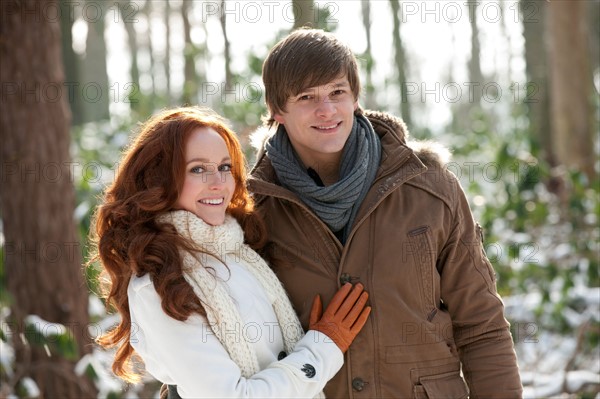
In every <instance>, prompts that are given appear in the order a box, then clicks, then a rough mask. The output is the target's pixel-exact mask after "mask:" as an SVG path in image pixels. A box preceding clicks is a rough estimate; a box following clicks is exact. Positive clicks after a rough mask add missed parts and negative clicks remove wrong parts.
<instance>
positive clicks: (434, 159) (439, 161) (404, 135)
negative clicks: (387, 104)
mask: <svg viewBox="0 0 600 399" xmlns="http://www.w3.org/2000/svg"><path fill="white" fill-rule="evenodd" d="M363 115H364V116H366V117H367V119H369V121H370V122H371V124H372V125H373V128H374V129H375V132H377V133H378V134H379V135H380V136H381V135H383V134H385V133H391V134H393V135H394V136H396V137H397V138H398V139H399V140H400V141H401V142H402V143H403V144H405V145H406V146H407V147H408V148H410V149H412V150H413V152H414V153H415V155H417V157H418V158H419V159H420V160H421V162H423V163H424V164H425V165H426V166H433V165H437V166H440V167H443V166H444V165H446V164H448V162H450V159H451V153H450V151H449V150H448V148H446V147H445V146H443V145H442V144H440V143H438V142H435V141H431V140H423V141H419V140H413V139H411V138H410V136H409V133H408V128H407V127H406V124H405V123H404V121H403V120H402V119H400V118H398V117H396V116H393V115H391V114H388V113H385V112H380V111H370V110H365V111H363ZM275 132H276V128H275V127H273V128H270V129H269V128H268V127H267V126H261V127H259V128H258V129H256V130H255V131H254V132H253V133H252V134H251V135H250V144H251V145H252V147H254V149H256V152H257V153H256V159H260V158H261V156H262V155H263V153H264V147H265V142H266V141H267V140H268V139H269V138H270V137H271V136H272V135H274V134H275Z"/></svg>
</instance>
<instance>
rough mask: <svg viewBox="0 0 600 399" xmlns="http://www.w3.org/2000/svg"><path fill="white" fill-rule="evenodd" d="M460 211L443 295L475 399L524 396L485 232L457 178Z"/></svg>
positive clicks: (447, 254)
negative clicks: (483, 237)
mask: <svg viewBox="0 0 600 399" xmlns="http://www.w3.org/2000/svg"><path fill="white" fill-rule="evenodd" d="M451 179H452V182H451V184H452V185H453V186H454V193H455V195H454V197H455V201H454V204H455V209H454V217H453V220H454V223H453V226H452V229H451V232H450V237H449V240H448V241H447V242H446V244H445V245H444V248H443V250H442V251H441V256H440V257H439V258H438V259H439V262H440V263H441V264H439V265H438V267H439V268H440V270H441V295H442V300H443V302H444V306H446V307H447V308H448V311H449V313H450V315H451V317H452V325H453V333H454V339H455V342H456V344H457V347H458V352H459V356H460V359H461V362H462V370H463V374H464V377H465V380H466V381H467V384H468V385H469V389H470V397H471V398H520V397H521V396H522V386H521V380H520V377H519V372H518V366H517V358H516V354H515V351H514V348H513V341H512V337H511V334H510V329H509V323H508V321H507V320H506V319H505V318H504V305H503V303H502V300H501V299H500V296H499V295H498V293H497V291H496V279H495V273H494V270H493V268H492V265H491V263H490V261H489V260H488V259H487V257H486V255H485V252H484V248H483V242H482V234H481V228H480V227H479V226H478V225H476V224H475V222H474V220H473V216H472V214H471V210H470V208H469V204H468V202H467V199H466V196H465V194H464V192H463V190H462V188H461V187H460V184H459V182H458V180H456V178H455V177H454V176H452V178H451Z"/></svg>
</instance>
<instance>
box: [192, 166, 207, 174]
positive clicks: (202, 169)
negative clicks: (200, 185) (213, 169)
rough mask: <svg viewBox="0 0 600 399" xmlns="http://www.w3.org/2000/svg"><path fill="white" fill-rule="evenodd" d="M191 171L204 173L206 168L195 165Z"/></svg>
mask: <svg viewBox="0 0 600 399" xmlns="http://www.w3.org/2000/svg"><path fill="white" fill-rule="evenodd" d="M190 172H192V173H202V172H204V168H203V167H202V166H194V167H193V168H192V169H190Z"/></svg>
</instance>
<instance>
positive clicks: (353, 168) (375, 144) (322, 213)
mask: <svg viewBox="0 0 600 399" xmlns="http://www.w3.org/2000/svg"><path fill="white" fill-rule="evenodd" d="M265 149H266V153H267V156H268V157H269V159H270V160H271V164H272V165H273V168H274V169H275V173H276V174H277V178H278V179H279V181H280V182H281V184H282V186H283V187H285V188H287V189H288V190H291V191H293V192H294V193H296V194H297V195H298V196H299V197H300V199H301V200H302V201H303V202H304V203H305V204H306V205H307V206H308V207H309V208H310V209H312V210H313V212H315V213H316V214H317V216H318V217H319V218H320V219H321V220H322V221H323V222H324V223H325V224H327V226H328V227H329V228H330V229H331V231H333V232H334V233H337V232H339V231H340V230H342V229H343V231H342V236H341V238H342V242H345V241H346V239H347V238H348V234H349V233H350V228H351V227H352V224H353V223H354V218H355V217H356V214H357V212H358V208H359V207H360V204H361V203H362V201H363V200H364V198H365V196H366V195H367V192H368V191H369V189H370V188H371V185H372V183H373V180H374V179H375V175H376V173H377V169H378V168H379V161H380V160H381V143H380V141H379V136H377V134H376V133H375V131H374V130H373V126H371V123H370V122H369V120H368V119H367V118H365V117H364V116H362V115H358V116H355V117H354V123H353V124H352V131H351V132H350V136H349V137H348V140H347V141H346V144H345V145H344V149H343V153H342V160H341V164H340V180H339V181H338V182H337V183H335V184H332V185H331V186H327V187H321V186H319V185H317V183H315V181H314V180H313V179H312V178H311V177H310V176H309V175H308V173H307V170H306V169H305V167H304V166H303V165H302V162H301V161H300V159H299V158H298V156H297V155H296V153H295V152H294V149H293V147H292V144H291V143H290V140H289V138H288V136H287V133H286V130H285V127H284V126H283V125H279V127H278V129H277V132H276V133H275V134H274V135H273V137H271V138H270V139H269V140H268V141H267V142H266V144H265Z"/></svg>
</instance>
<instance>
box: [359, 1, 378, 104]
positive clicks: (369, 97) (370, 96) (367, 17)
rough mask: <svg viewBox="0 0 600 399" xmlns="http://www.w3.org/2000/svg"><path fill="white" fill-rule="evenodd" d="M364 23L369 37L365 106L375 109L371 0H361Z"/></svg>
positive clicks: (366, 58) (366, 55)
mask: <svg viewBox="0 0 600 399" xmlns="http://www.w3.org/2000/svg"><path fill="white" fill-rule="evenodd" d="M360 4H361V10H362V23H363V28H364V29H365V34H366V37H367V48H366V50H365V53H364V58H365V60H366V65H365V77H366V79H365V104H364V106H365V108H367V109H375V108H376V104H375V98H374V97H375V88H374V87H373V65H374V61H375V60H374V58H373V53H372V49H371V3H370V2H369V0H361V2H360Z"/></svg>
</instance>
